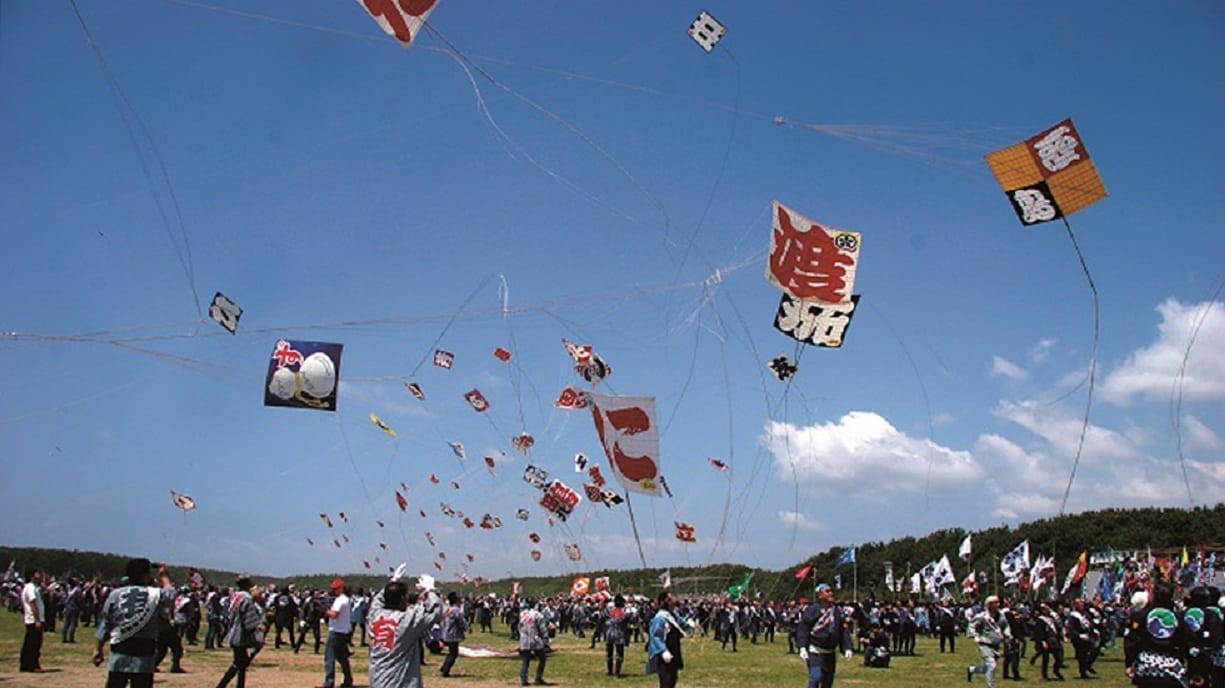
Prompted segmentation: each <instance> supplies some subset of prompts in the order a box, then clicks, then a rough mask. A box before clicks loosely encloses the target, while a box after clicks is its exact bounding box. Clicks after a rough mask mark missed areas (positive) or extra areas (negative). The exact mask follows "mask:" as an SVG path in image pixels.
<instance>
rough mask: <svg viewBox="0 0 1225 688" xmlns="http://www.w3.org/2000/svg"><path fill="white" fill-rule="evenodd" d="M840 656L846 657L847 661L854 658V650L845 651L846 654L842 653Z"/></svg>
mask: <svg viewBox="0 0 1225 688" xmlns="http://www.w3.org/2000/svg"><path fill="white" fill-rule="evenodd" d="M842 656H843V657H846V658H847V659H850V658H851V657H854V656H855V651H854V650H847V651H846V652H843V653H842Z"/></svg>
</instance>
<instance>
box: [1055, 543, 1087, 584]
mask: <svg viewBox="0 0 1225 688" xmlns="http://www.w3.org/2000/svg"><path fill="white" fill-rule="evenodd" d="M1088 571H1089V553H1088V552H1081V553H1080V558H1079V559H1077V560H1076V563H1075V564H1072V568H1071V569H1069V570H1068V577H1067V578H1066V579H1064V581H1063V590H1062V591H1061V593H1067V591H1068V590H1069V589H1070V588H1071V587H1072V586H1073V585H1076V584H1077V583H1079V582H1080V581H1081V580H1083V579H1084V577H1085V574H1086V573H1087V572H1088Z"/></svg>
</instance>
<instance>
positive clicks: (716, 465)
mask: <svg viewBox="0 0 1225 688" xmlns="http://www.w3.org/2000/svg"><path fill="white" fill-rule="evenodd" d="M706 460H707V461H709V462H710V467H711V468H713V469H715V470H716V471H726V470H728V469H729V468H731V466H729V465H727V462H726V461H724V460H723V459H716V458H714V457H713V456H712V457H710V458H708V459H706Z"/></svg>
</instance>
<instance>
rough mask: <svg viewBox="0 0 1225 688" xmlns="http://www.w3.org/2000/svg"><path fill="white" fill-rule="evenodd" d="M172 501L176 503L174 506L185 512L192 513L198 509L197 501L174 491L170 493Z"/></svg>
mask: <svg viewBox="0 0 1225 688" xmlns="http://www.w3.org/2000/svg"><path fill="white" fill-rule="evenodd" d="M170 501H172V502H174V505H175V506H177V507H179V508H180V509H182V510H183V511H191V510H192V509H194V508H196V500H194V499H192V498H191V497H189V496H187V495H185V494H182V493H181V492H175V491H174V490H171V491H170Z"/></svg>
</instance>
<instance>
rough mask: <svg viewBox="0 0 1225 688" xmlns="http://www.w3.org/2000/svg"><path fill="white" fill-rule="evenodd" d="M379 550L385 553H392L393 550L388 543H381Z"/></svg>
mask: <svg viewBox="0 0 1225 688" xmlns="http://www.w3.org/2000/svg"><path fill="white" fill-rule="evenodd" d="M379 549H381V550H383V551H384V552H390V551H391V548H390V547H388V546H387V543H386V542H380V543H379Z"/></svg>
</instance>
